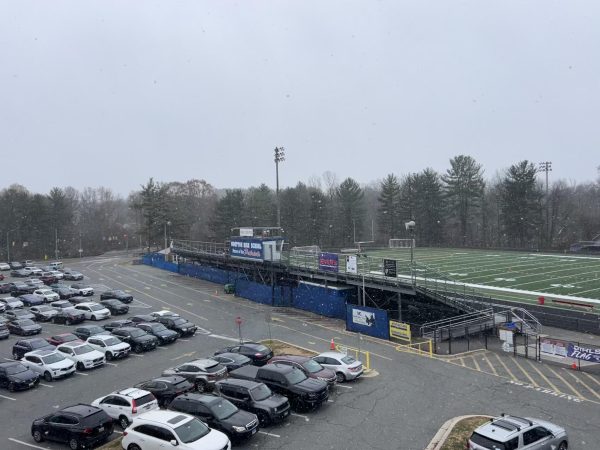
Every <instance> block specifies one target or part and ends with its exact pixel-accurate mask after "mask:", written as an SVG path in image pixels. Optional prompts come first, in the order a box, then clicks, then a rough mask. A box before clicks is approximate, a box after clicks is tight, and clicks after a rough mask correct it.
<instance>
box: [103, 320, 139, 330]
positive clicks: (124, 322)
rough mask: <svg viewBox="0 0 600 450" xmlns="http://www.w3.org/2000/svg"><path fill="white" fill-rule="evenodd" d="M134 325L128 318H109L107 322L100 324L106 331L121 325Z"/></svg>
mask: <svg viewBox="0 0 600 450" xmlns="http://www.w3.org/2000/svg"><path fill="white" fill-rule="evenodd" d="M133 326H135V325H134V323H133V322H132V321H131V320H129V319H117V320H111V321H110V322H108V323H105V324H104V325H102V328H104V329H105V330H106V331H111V332H112V331H113V330H115V329H117V328H121V327H133Z"/></svg>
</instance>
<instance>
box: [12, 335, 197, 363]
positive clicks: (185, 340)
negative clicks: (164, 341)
mask: <svg viewBox="0 0 600 450" xmlns="http://www.w3.org/2000/svg"><path fill="white" fill-rule="evenodd" d="M179 340H180V341H181V342H190V340H189V339H181V338H179ZM11 361H12V360H11Z"/></svg>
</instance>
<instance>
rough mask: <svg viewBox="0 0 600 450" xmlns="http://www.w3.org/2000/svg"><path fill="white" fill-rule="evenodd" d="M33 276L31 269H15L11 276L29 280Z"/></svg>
mask: <svg viewBox="0 0 600 450" xmlns="http://www.w3.org/2000/svg"><path fill="white" fill-rule="evenodd" d="M30 275H31V270H29V269H15V270H11V271H10V276H11V277H14V278H27V277H28V276H30Z"/></svg>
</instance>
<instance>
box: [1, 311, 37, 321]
mask: <svg viewBox="0 0 600 450" xmlns="http://www.w3.org/2000/svg"><path fill="white" fill-rule="evenodd" d="M4 316H5V317H7V318H8V320H10V321H14V320H22V319H29V320H35V316H34V315H33V314H32V313H30V312H29V311H28V310H26V309H11V310H10V311H6V312H5V313H4Z"/></svg>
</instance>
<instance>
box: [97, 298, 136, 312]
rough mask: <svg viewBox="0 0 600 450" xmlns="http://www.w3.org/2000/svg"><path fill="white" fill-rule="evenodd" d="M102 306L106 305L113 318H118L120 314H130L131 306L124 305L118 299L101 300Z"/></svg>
mask: <svg viewBox="0 0 600 450" xmlns="http://www.w3.org/2000/svg"><path fill="white" fill-rule="evenodd" d="M100 304H101V305H104V307H105V308H106V309H108V310H109V311H110V313H111V314H112V315H113V316H117V315H119V314H127V313H128V312H129V306H127V305H124V304H123V303H121V302H120V301H119V300H117V299H116V298H109V299H106V300H100Z"/></svg>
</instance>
